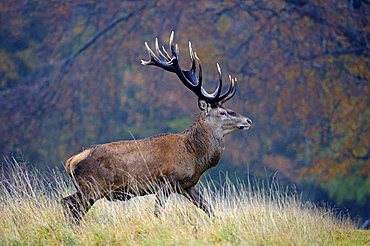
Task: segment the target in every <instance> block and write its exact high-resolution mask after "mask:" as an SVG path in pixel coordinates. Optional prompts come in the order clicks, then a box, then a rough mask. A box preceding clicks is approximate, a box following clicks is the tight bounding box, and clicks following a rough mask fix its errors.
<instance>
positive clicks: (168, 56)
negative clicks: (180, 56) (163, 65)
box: [162, 46, 171, 60]
mask: <svg viewBox="0 0 370 246" xmlns="http://www.w3.org/2000/svg"><path fill="white" fill-rule="evenodd" d="M162 50H163V52H164V54H165V55H166V57H167V58H168V60H171V57H170V55H169V54H168V53H167V50H166V49H165V48H164V46H162Z"/></svg>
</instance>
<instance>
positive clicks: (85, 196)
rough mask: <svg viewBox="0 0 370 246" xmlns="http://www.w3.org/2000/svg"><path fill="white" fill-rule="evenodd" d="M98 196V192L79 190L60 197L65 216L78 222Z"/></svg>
mask: <svg viewBox="0 0 370 246" xmlns="http://www.w3.org/2000/svg"><path fill="white" fill-rule="evenodd" d="M100 198H101V196H100V195H99V194H98V193H92V192H81V190H79V191H77V192H76V193H74V194H72V195H70V196H67V197H64V198H62V200H61V203H62V206H63V210H64V216H65V218H66V219H67V221H69V222H72V223H75V224H78V223H79V222H80V221H81V219H82V218H83V217H84V215H85V214H86V213H87V212H88V211H89V209H90V208H91V207H92V206H93V205H94V203H95V202H96V201H97V200H99V199H100Z"/></svg>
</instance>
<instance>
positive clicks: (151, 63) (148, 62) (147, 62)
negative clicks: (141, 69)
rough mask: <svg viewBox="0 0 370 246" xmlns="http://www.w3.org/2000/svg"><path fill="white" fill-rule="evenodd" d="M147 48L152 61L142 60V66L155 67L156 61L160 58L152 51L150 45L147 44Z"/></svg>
mask: <svg viewBox="0 0 370 246" xmlns="http://www.w3.org/2000/svg"><path fill="white" fill-rule="evenodd" d="M145 48H146V50H147V51H148V55H149V57H150V60H149V61H144V60H141V64H142V65H154V64H156V61H158V60H159V58H158V57H157V56H156V55H155V54H154V52H153V51H152V49H151V48H150V47H149V45H148V43H147V42H145Z"/></svg>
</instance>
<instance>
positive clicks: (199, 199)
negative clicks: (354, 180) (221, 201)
mask: <svg viewBox="0 0 370 246" xmlns="http://www.w3.org/2000/svg"><path fill="white" fill-rule="evenodd" d="M183 195H184V196H185V197H187V198H188V199H189V200H190V201H191V202H193V204H194V205H195V206H197V207H198V208H200V209H202V210H203V211H204V212H205V213H206V214H207V215H208V216H209V217H211V218H212V217H214V215H215V214H214V211H213V209H212V206H211V205H210V204H209V203H208V202H207V200H206V199H205V198H204V196H203V195H202V194H201V193H200V192H199V190H198V189H197V188H195V187H191V188H189V189H186V190H185V191H184V192H183Z"/></svg>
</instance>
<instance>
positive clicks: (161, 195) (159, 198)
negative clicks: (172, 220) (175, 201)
mask: <svg viewBox="0 0 370 246" xmlns="http://www.w3.org/2000/svg"><path fill="white" fill-rule="evenodd" d="M170 195H171V190H170V189H169V188H168V187H162V188H160V189H159V190H158V192H157V193H156V194H155V204H154V215H155V217H158V216H159V215H160V214H161V212H162V209H163V208H164V206H165V205H166V202H167V200H168V197H169V196H170Z"/></svg>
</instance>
